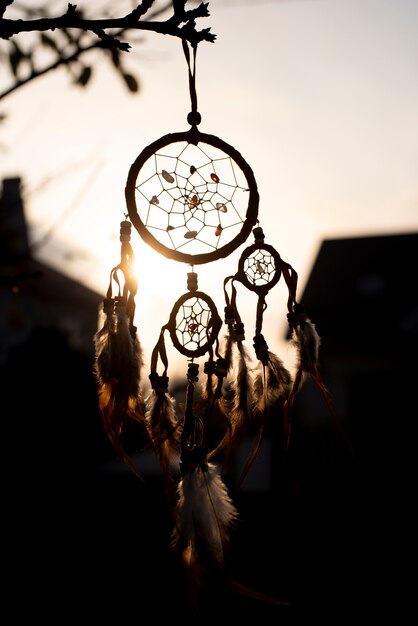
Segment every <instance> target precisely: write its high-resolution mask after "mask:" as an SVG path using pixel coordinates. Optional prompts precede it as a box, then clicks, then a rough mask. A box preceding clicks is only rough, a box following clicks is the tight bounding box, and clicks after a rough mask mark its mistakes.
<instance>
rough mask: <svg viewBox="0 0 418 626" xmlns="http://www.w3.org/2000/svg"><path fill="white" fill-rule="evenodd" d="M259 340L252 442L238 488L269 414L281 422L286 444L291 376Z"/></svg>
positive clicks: (254, 384) (279, 360)
mask: <svg viewBox="0 0 418 626" xmlns="http://www.w3.org/2000/svg"><path fill="white" fill-rule="evenodd" d="M263 342H264V339H263V336H262V335H259V336H258V339H256V338H255V345H256V349H257V356H258V357H259V364H258V371H257V373H256V374H255V376H254V383H253V405H252V415H253V420H254V423H255V428H256V432H255V438H254V442H253V446H252V449H251V452H250V454H249V456H248V458H247V460H246V462H245V465H244V468H243V470H242V472H241V476H240V481H239V482H240V484H242V482H243V481H244V479H245V477H246V476H247V474H248V472H249V470H250V468H251V466H252V465H253V463H254V461H255V460H256V458H257V457H258V455H259V453H260V450H261V444H262V440H263V436H264V430H265V426H266V423H267V421H268V420H270V419H271V416H272V415H273V414H280V415H282V418H283V438H284V441H287V431H288V422H289V420H288V411H287V400H288V397H289V394H290V388H291V382H292V379H291V375H290V372H289V371H288V370H287V369H286V368H285V366H284V364H283V362H282V360H281V359H280V358H279V357H278V356H277V355H275V354H274V353H273V352H271V351H270V350H269V349H268V347H267V344H266V343H265V342H264V343H263Z"/></svg>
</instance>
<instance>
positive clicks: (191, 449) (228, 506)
mask: <svg viewBox="0 0 418 626" xmlns="http://www.w3.org/2000/svg"><path fill="white" fill-rule="evenodd" d="M197 373H198V365H197V364H195V363H190V364H189V370H188V380H189V384H188V387H187V394H186V408H185V415H184V424H183V430H182V434H181V462H180V471H181V478H180V480H179V483H178V487H177V504H176V509H175V520H176V521H175V527H174V530H173V536H172V547H173V548H174V549H175V550H177V551H178V552H179V553H180V554H181V559H182V562H183V565H184V568H185V572H186V575H187V579H188V582H189V584H190V585H191V590H192V591H196V590H197V589H198V588H199V587H200V585H201V582H202V574H203V572H204V571H206V570H207V569H209V570H211V569H215V571H223V569H224V561H225V550H226V547H227V544H228V541H229V533H230V530H231V526H232V524H233V523H234V521H235V520H236V519H237V516H238V514H237V511H236V509H235V507H234V505H233V503H232V500H231V498H230V497H229V494H228V491H227V488H226V486H225V484H224V482H223V481H222V478H221V475H220V472H219V470H218V469H217V466H216V465H215V464H211V463H208V462H207V456H206V446H205V431H204V424H203V422H202V420H201V419H200V418H199V417H197V416H196V415H195V414H194V413H193V396H194V388H195V383H196V382H197V380H198V377H197Z"/></svg>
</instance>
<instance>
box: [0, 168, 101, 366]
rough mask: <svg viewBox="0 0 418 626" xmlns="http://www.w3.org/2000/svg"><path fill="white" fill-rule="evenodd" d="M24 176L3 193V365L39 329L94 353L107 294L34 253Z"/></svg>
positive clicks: (0, 199)
mask: <svg viewBox="0 0 418 626" xmlns="http://www.w3.org/2000/svg"><path fill="white" fill-rule="evenodd" d="M21 187H22V183H21V180H20V178H8V179H5V180H3V187H2V193H1V196H0V306H1V309H0V310H1V316H0V336H1V343H0V365H1V364H3V363H4V362H5V360H6V358H7V354H8V352H9V351H10V349H11V348H12V347H14V346H17V345H19V344H22V343H23V342H24V341H26V340H27V339H28V338H29V336H30V335H31V333H32V332H34V331H35V330H36V329H38V330H39V329H44V330H45V329H51V328H53V329H55V330H58V331H60V332H62V333H64V334H65V335H66V336H67V337H68V341H69V344H70V346H71V347H73V348H74V349H76V350H80V351H82V352H83V353H84V354H87V355H90V356H91V355H92V353H93V352H92V351H93V342H92V337H93V335H94V333H95V332H96V327H97V315H98V307H99V304H100V302H101V299H102V297H103V296H102V295H100V294H98V293H96V292H94V291H92V290H91V289H89V288H87V287H85V286H84V285H82V284H80V283H78V282H77V281H74V280H72V279H71V278H69V277H68V276H66V275H65V274H63V273H61V272H57V271H56V270H54V269H53V268H52V267H49V266H48V265H45V264H44V263H41V262H39V261H38V260H36V259H35V258H34V256H33V255H32V253H31V247H30V241H29V235H28V228H27V224H26V219H25V211H24V205H23V200H22V193H21Z"/></svg>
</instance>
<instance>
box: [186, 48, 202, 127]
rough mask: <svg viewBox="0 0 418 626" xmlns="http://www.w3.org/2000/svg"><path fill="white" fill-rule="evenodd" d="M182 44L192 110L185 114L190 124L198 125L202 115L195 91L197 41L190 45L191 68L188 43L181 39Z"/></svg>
mask: <svg viewBox="0 0 418 626" xmlns="http://www.w3.org/2000/svg"><path fill="white" fill-rule="evenodd" d="M182 44H183V52H184V56H185V57H186V61H187V67H188V69H189V92H190V101H191V107H192V110H191V111H190V113H189V114H188V116H187V121H188V122H189V124H190V125H191V126H198V125H199V124H200V122H201V121H202V117H201V115H200V113H199V112H198V110H197V92H196V53H197V43H195V44H193V45H192V48H193V68H192V65H191V59H190V50H189V48H188V43H187V41H185V40H184V39H183V40H182Z"/></svg>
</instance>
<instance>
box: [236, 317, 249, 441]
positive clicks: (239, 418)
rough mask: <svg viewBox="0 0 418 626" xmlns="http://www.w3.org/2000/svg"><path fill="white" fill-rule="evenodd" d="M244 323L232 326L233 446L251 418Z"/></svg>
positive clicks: (240, 437) (239, 439)
mask: <svg viewBox="0 0 418 626" xmlns="http://www.w3.org/2000/svg"><path fill="white" fill-rule="evenodd" d="M244 339H245V333H244V324H242V322H239V323H236V324H235V327H234V340H235V341H234V359H233V365H232V383H231V390H232V393H233V399H232V403H231V426H232V429H231V445H232V447H235V446H236V445H238V444H239V443H240V441H241V439H242V436H243V435H244V434H245V433H246V432H247V431H248V429H249V425H250V422H251V420H252V403H253V381H252V377H251V374H250V369H249V366H248V365H249V363H250V361H251V359H250V355H249V352H248V350H247V348H246V347H245V346H244V344H243V341H244Z"/></svg>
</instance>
